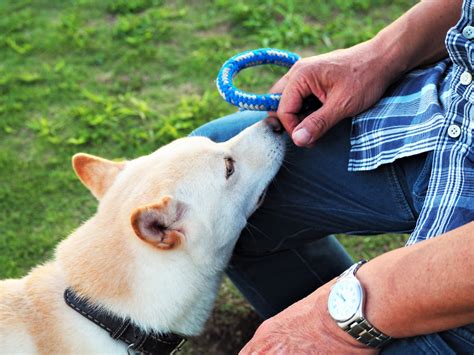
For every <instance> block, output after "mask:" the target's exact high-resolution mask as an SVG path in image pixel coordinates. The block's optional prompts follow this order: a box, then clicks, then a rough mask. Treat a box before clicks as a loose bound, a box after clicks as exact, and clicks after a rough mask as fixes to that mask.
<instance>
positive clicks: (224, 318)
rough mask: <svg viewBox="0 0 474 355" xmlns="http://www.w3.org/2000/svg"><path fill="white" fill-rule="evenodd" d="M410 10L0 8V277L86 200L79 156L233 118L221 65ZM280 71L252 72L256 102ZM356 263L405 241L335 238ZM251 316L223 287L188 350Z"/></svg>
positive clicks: (13, 272)
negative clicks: (221, 86)
mask: <svg viewBox="0 0 474 355" xmlns="http://www.w3.org/2000/svg"><path fill="white" fill-rule="evenodd" d="M414 2H415V1H413V0H395V1H382V0H335V1H323V0H302V1H290V0H287V1H283V0H251V1H242V2H240V1H232V0H218V1H212V2H211V1H197V0H194V1H160V0H128V1H127V0H116V1H112V0H107V1H94V0H76V1H69V0H55V1H51V0H31V1H28V0H18V1H13V0H4V1H0V13H1V14H2V16H1V17H0V278H8V277H20V276H22V275H24V274H25V273H26V272H27V271H28V270H29V269H30V268H31V267H32V266H33V265H36V264H38V263H40V262H42V261H45V260H47V259H48V258H49V257H50V256H51V255H52V252H53V249H54V246H55V245H56V244H57V242H58V241H59V240H61V239H63V238H64V237H66V236H67V235H68V234H69V233H70V232H71V231H72V230H73V229H74V228H76V227H77V226H78V225H79V224H80V223H81V222H83V221H84V220H86V219H87V218H88V217H90V216H91V215H92V214H93V212H94V210H95V208H96V205H97V203H96V201H95V200H94V198H93V197H92V196H90V195H89V193H88V192H87V191H86V190H85V189H84V188H83V187H82V185H81V184H80V183H79V182H78V180H77V179H76V178H75V176H74V174H73V172H72V169H71V166H70V157H71V156H72V155H73V154H74V153H76V152H79V151H83V152H88V153H92V154H96V155H101V156H104V157H107V158H117V159H120V158H133V157H137V156H139V155H142V154H145V153H148V152H150V151H153V150H155V149H156V148H157V147H159V146H160V145H162V144H165V143H167V142H169V141H170V140H172V139H174V138H177V137H180V136H183V135H186V134H187V133H189V132H190V131H191V130H192V129H193V128H195V127H197V126H199V125H200V124H202V123H204V122H206V121H209V120H211V119H214V118H216V117H219V116H221V115H224V114H226V113H230V112H232V111H234V108H233V107H231V106H230V105H228V104H227V103H226V102H224V101H223V100H222V99H221V98H220V97H219V96H218V94H217V90H216V88H215V85H214V80H215V77H216V74H217V72H218V70H219V67H220V65H221V64H222V63H223V62H224V61H225V60H226V59H227V58H229V57H230V56H232V55H234V54H236V53H238V52H239V51H241V50H247V49H253V48H258V47H263V46H272V47H276V48H283V49H288V50H291V51H294V52H297V53H300V54H302V55H312V54H317V53H323V52H327V51H330V50H333V49H336V48H342V47H347V46H350V45H352V44H355V43H357V42H360V41H363V40H365V39H368V38H370V37H371V36H373V35H374V34H375V33H377V31H378V30H379V29H380V28H382V27H383V26H384V25H386V24H388V23H389V22H390V21H392V20H393V19H395V18H396V17H397V16H399V15H400V14H401V13H402V12H403V11H405V10H406V9H408V8H409V7H410V6H411V5H412V4H413V3H414ZM283 72H284V70H282V69H281V68H274V67H270V68H265V69H251V70H248V71H247V72H244V73H242V75H239V78H238V81H237V83H238V85H239V86H240V87H242V88H244V89H248V90H252V91H258V92H264V91H265V90H266V89H267V88H268V87H269V86H270V85H271V83H272V82H273V81H274V80H276V78H278V76H279V75H281V74H282V73H283ZM340 238H341V240H342V241H343V243H344V244H345V245H346V247H347V248H348V249H349V251H350V253H351V254H352V255H353V256H354V258H360V257H373V256H375V255H377V254H380V253H382V252H384V251H387V250H390V249H392V248H394V247H397V246H400V245H402V244H403V240H404V238H405V236H396V235H388V236H383V237H374V236H372V237H348V236H341V237H340ZM258 323H259V319H258V317H257V316H256V315H255V314H254V313H253V312H252V310H251V309H250V307H249V306H248V305H247V303H246V302H245V300H243V299H242V298H241V296H240V295H239V294H238V292H237V291H236V290H235V288H233V286H232V285H231V284H230V282H229V281H228V280H226V282H225V284H224V286H223V287H222V289H221V293H220V296H219V300H218V303H217V306H216V310H215V312H214V314H213V317H212V318H211V320H210V322H209V323H208V328H207V330H206V332H205V333H204V335H203V336H202V337H199V338H198V339H196V340H194V341H192V342H191V344H190V345H188V346H187V347H186V351H185V352H186V353H193V354H202V353H207V354H229V353H235V352H236V351H237V350H238V349H239V347H240V346H241V345H242V344H243V343H245V341H246V340H247V339H248V338H249V337H250V336H251V334H252V332H253V330H254V329H255V327H256V326H257V325H258Z"/></svg>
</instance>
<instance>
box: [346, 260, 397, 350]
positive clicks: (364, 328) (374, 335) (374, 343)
mask: <svg viewBox="0 0 474 355" xmlns="http://www.w3.org/2000/svg"><path fill="white" fill-rule="evenodd" d="M366 262H367V260H365V259H361V260H360V261H359V262H357V263H355V264H354V265H352V266H351V267H350V268H349V269H347V270H346V271H345V272H344V273H342V274H341V276H339V278H343V277H347V276H351V277H355V278H356V279H357V277H356V272H357V270H359V268H360V267H361V266H362V265H364V264H365V263H366ZM359 284H360V283H359ZM362 307H363V305H362ZM343 329H344V330H345V331H346V332H347V333H349V334H350V335H351V336H352V337H353V338H355V339H356V340H358V341H360V342H361V343H363V344H365V345H367V346H370V347H372V348H381V347H383V346H385V345H387V344H388V343H389V342H390V341H391V340H392V337H390V336H388V335H385V334H383V333H382V332H381V331H379V330H378V329H377V328H375V327H374V326H373V325H372V324H370V322H369V321H368V320H367V319H365V317H364V316H363V313H362V314H359V317H358V318H357V319H355V320H354V321H353V322H352V323H350V324H347V325H346V326H345V327H344V328H343Z"/></svg>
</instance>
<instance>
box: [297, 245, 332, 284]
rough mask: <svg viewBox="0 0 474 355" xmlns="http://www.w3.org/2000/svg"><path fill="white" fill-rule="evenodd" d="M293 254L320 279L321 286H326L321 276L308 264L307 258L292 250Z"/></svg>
mask: <svg viewBox="0 0 474 355" xmlns="http://www.w3.org/2000/svg"><path fill="white" fill-rule="evenodd" d="M290 250H291V252H293V253H294V254H296V256H297V257H298V258H299V259H300V260H301V261H302V262H303V264H304V265H305V266H306V268H307V269H308V270H309V271H310V272H311V273H312V274H313V275H314V276H316V278H317V279H318V281H319V283H320V284H324V281H323V280H322V278H321V277H320V276H319V274H318V273H317V272H316V271H315V270H314V269H313V268H312V267H311V266H310V265H309V264H308V263H307V262H306V260H305V258H303V257H302V256H301V254H300V253H298V252H297V251H296V250H295V249H290Z"/></svg>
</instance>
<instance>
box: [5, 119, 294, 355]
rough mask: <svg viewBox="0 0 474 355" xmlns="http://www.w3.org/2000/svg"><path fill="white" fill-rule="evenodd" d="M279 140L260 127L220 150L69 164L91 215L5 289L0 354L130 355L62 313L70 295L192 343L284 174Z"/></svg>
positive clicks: (202, 146)
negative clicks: (266, 196) (248, 229)
mask: <svg viewBox="0 0 474 355" xmlns="http://www.w3.org/2000/svg"><path fill="white" fill-rule="evenodd" d="M274 131H276V130H275V128H274V127H272V126H271V125H269V124H268V123H266V122H260V123H257V124H256V125H253V126H252V127H249V128H247V129H246V130H244V131H243V132H241V133H240V134H239V135H237V136H236V137H234V138H232V139H231V140H229V141H227V142H225V143H219V144H217V143H214V142H212V141H210V140H209V139H207V138H204V137H189V138H183V139H178V140H176V141H174V142H172V143H170V144H168V145H166V146H164V147H162V148H160V149H158V150H157V151H155V152H154V153H152V154H150V155H147V156H143V157H140V158H137V159H134V160H131V161H126V162H113V161H109V160H105V159H102V158H98V157H94V156H91V155H87V154H77V155H75V156H74V157H73V167H74V170H75V171H76V174H77V175H78V177H79V178H80V180H81V181H82V183H83V184H84V185H85V186H86V187H87V188H88V189H89V190H90V191H91V192H92V194H93V195H94V196H95V197H96V198H97V199H98V200H99V206H98V210H97V213H96V214H95V215H94V216H93V217H92V218H91V219H89V220H88V221H87V222H85V223H84V224H83V225H82V226H80V227H79V228H78V229H77V230H76V231H75V232H74V233H72V234H71V235H70V236H69V237H68V238H67V239H65V240H64V241H62V242H61V243H60V244H59V245H58V247H57V249H56V253H55V257H54V259H53V260H52V261H50V262H48V263H46V264H44V265H41V266H38V267H36V268H34V269H33V270H32V271H31V272H30V273H29V274H28V275H27V276H25V277H24V278H22V279H19V280H5V281H1V282H0V353H1V354H7V353H43V354H49V353H61V354H67V353H82V354H86V353H125V351H126V349H127V346H128V344H126V343H125V342H122V341H120V340H116V339H113V338H112V337H111V336H110V335H109V334H108V332H107V331H106V330H104V329H102V327H100V326H99V325H97V324H95V323H94V322H93V321H91V320H90V319H87V317H86V316H84V315H83V314H80V312H78V311H76V310H74V309H72V308H71V307H70V306H68V305H67V304H66V303H65V300H64V293H65V290H66V289H71V290H73V291H74V292H75V294H76V295H78V297H79V298H81V299H82V298H83V299H86V300H88V302H90V303H91V304H92V305H93V306H94V307H95V309H97V310H99V311H102V312H104V314H113V315H115V316H116V317H119V318H123V319H129V320H130V322H131V324H132V325H133V326H136V327H138V328H140V329H141V330H143V331H145V332H154V333H155V334H159V333H176V334H180V335H183V336H190V335H197V334H199V332H200V331H201V329H202V327H203V325H204V322H205V321H206V319H207V317H208V316H209V313H210V311H211V308H212V305H213V302H214V299H215V297H216V293H217V289H218V286H219V283H220V281H221V278H222V274H223V271H224V269H225V267H226V265H227V263H228V261H229V258H230V256H231V253H232V249H233V247H234V245H235V243H236V241H237V238H238V236H239V234H240V232H241V230H242V229H243V228H244V226H245V224H246V220H247V218H248V217H249V216H250V215H251V214H252V213H253V212H254V211H255V209H256V208H257V207H258V205H259V203H261V200H262V196H263V193H264V191H265V189H266V187H267V186H268V184H269V183H270V181H271V179H272V178H273V177H274V176H275V174H276V172H277V170H278V169H279V167H280V165H281V162H282V159H283V154H284V146H285V143H284V139H283V136H282V135H281V134H276V133H275V132H274ZM121 331H122V330H121Z"/></svg>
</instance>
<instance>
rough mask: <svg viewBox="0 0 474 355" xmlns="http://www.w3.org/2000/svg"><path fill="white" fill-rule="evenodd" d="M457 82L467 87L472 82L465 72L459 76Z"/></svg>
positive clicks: (469, 75) (470, 76)
mask: <svg viewBox="0 0 474 355" xmlns="http://www.w3.org/2000/svg"><path fill="white" fill-rule="evenodd" d="M459 81H460V82H461V84H463V85H469V84H470V83H471V82H472V74H471V73H469V72H468V71H467V70H466V71H465V72H464V73H462V74H461V77H460V78H459Z"/></svg>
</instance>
